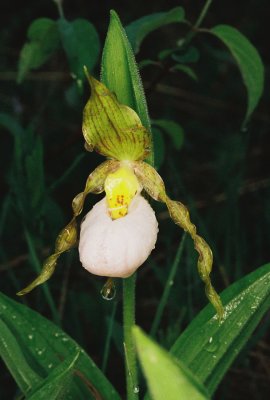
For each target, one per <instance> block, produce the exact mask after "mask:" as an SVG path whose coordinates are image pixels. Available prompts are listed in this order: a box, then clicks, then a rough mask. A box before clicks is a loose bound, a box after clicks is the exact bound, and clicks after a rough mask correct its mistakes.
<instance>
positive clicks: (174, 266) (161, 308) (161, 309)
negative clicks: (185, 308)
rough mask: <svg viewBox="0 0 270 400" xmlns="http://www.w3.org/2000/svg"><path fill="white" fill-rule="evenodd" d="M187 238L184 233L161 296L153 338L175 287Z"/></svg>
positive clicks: (152, 329) (151, 332) (154, 322)
mask: <svg viewBox="0 0 270 400" xmlns="http://www.w3.org/2000/svg"><path fill="white" fill-rule="evenodd" d="M185 238H186V233H184V235H183V236H182V239H181V241H180V243H179V246H178V249H177V252H176V255H175V258H174V261H173V263H172V267H171V270H170V273H169V276H168V279H167V281H166V284H165V288H164V291H163V293H162V296H161V299H160V302H159V305H158V308H157V311H156V315H155V318H154V321H153V324H152V327H151V331H150V335H151V336H155V335H156V333H157V329H158V327H159V324H160V321H161V318H162V315H163V312H164V308H165V306H166V304H167V301H168V297H169V295H170V291H171V288H172V285H173V280H174V277H175V274H176V272H177V268H178V265H179V263H180V260H181V258H182V254H183V250H184V243H185Z"/></svg>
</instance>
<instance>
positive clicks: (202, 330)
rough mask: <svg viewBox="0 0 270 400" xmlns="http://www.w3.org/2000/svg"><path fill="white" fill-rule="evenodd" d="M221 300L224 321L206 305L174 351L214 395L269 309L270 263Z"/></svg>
mask: <svg viewBox="0 0 270 400" xmlns="http://www.w3.org/2000/svg"><path fill="white" fill-rule="evenodd" d="M221 299H222V302H223V304H224V306H225V307H224V310H225V314H224V319H223V321H222V322H221V323H219V321H218V319H217V317H216V316H214V313H213V310H212V309H211V307H209V306H206V307H205V308H204V309H203V310H202V311H201V312H200V313H199V315H198V316H197V317H196V318H195V319H194V320H193V321H192V322H191V324H190V325H189V326H188V327H187V328H186V330H185V331H184V332H183V333H182V334H181V335H180V336H179V338H178V340H177V341H176V342H175V344H174V345H173V347H172V349H171V354H173V355H174V356H175V357H177V359H180V360H181V361H182V362H184V363H185V365H186V366H187V367H188V368H189V369H190V370H191V371H193V373H194V375H196V377H197V378H198V379H199V380H200V381H201V382H203V383H204V384H205V385H206V387H207V389H208V391H209V393H210V394H211V395H212V394H213V393H214V391H215V389H216V388H217V386H218V384H219V382H220V381H221V379H222V377H223V376H224V375H225V373H226V371H227V370H228V368H229V367H230V365H231V364H232V362H233V361H234V359H235V358H236V356H237V355H238V354H239V352H240V350H241V349H242V348H243V346H244V345H245V343H246V342H247V340H248V339H249V337H250V335H251V334H252V332H253V331H254V329H255V328H256V326H257V325H258V323H259V321H260V320H261V318H262V316H263V315H264V314H265V312H266V311H267V310H268V309H269V307H270V264H266V265H264V266H262V267H260V268H259V269H257V270H256V271H254V272H252V273H251V274H249V275H247V276H245V277H244V278H242V279H240V280H239V281H237V282H235V283H234V284H233V285H231V286H230V287H228V288H227V289H226V290H224V291H223V293H222V294H221Z"/></svg>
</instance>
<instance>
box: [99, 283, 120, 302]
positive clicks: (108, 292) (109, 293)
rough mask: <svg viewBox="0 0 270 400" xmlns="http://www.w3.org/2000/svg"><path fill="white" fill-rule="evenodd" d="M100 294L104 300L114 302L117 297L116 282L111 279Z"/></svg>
mask: <svg viewBox="0 0 270 400" xmlns="http://www.w3.org/2000/svg"><path fill="white" fill-rule="evenodd" d="M100 294H101V296H102V298H103V299H104V300H113V299H114V298H115V295H116V288H115V284H114V280H113V279H112V278H109V279H108V280H107V281H106V283H105V285H104V286H103V288H102V289H101V291H100Z"/></svg>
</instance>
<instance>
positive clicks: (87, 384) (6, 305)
mask: <svg viewBox="0 0 270 400" xmlns="http://www.w3.org/2000/svg"><path fill="white" fill-rule="evenodd" d="M0 321H2V322H3V323H4V324H5V325H6V327H7V329H8V331H7V330H6V331H5V330H2V329H1V330H0V339H1V342H2V343H4V344H5V343H8V351H9V360H10V363H12V368H13V377H14V378H15V379H16V382H17V383H18V384H19V385H20V387H21V389H22V390H23V392H24V393H26V391H27V388H28V387H29V386H31V387H32V388H33V387H34V386H35V385H36V384H37V383H38V382H37V381H38V379H37V378H36V376H37V377H39V376H40V377H42V379H46V378H47V377H48V376H49V375H50V374H51V373H52V371H53V370H54V369H55V368H57V367H58V366H59V365H61V363H62V362H63V361H65V360H67V359H68V360H69V361H67V363H68V362H70V358H69V357H70V355H73V356H74V354H77V353H80V357H79V358H78V360H77V363H76V368H75V370H74V374H73V377H72V384H71V386H70V387H69V393H70V394H69V396H67V397H65V400H71V399H83V398H87V399H88V398H89V399H95V398H97V397H98V396H99V397H102V398H103V399H104V400H120V397H119V395H118V393H117V392H116V390H115V389H114V388H113V386H112V385H111V384H110V382H109V381H108V380H107V378H106V377H105V376H104V375H103V373H102V372H101V371H100V369H99V368H98V367H97V366H96V365H95V363H94V362H93V361H92V360H91V358H90V357H89V356H88V355H87V354H86V353H85V352H84V351H83V350H82V348H81V347H80V346H79V345H78V344H77V343H76V342H75V341H74V340H73V339H71V338H70V337H69V336H68V335H67V334H66V333H65V332H63V331H62V330H61V329H60V328H58V327H57V326H56V325H54V324H53V323H52V322H50V321H48V320H47V319H45V318H44V317H42V316H41V315H39V314H38V313H36V312H35V311H33V310H31V309H30V308H27V307H25V306H23V305H22V304H19V303H17V302H15V301H14V300H11V299H9V298H8V297H6V296H5V295H3V294H2V293H0ZM12 340H13V341H12ZM15 342H16V344H17V347H16V346H13V343H15ZM6 348H7V347H5V348H4V349H3V346H2V347H1V348H0V350H1V352H3V351H5V349H6ZM19 352H20V353H21V357H20V353H19ZM2 354H3V353H2ZM2 354H1V355H2ZM23 358H24V359H25V361H26V362H27V364H28V369H29V373H28V376H27V386H26V384H24V386H23V387H22V384H21V380H20V374H23V373H24V371H25V373H26V372H28V371H27V366H25V364H21V361H20V360H23ZM6 360H7V357H6V358H4V361H5V362H6ZM10 363H9V364H8V362H7V366H8V367H9V368H10V365H11V364H10ZM64 365H65V364H64ZM59 368H60V369H61V367H59ZM31 371H35V374H36V375H34V376H33V377H32V376H31ZM56 374H57V372H56ZM18 375H19V377H18ZM52 376H54V375H52ZM23 378H24V376H23V377H22V378H21V379H23ZM28 382H30V383H28Z"/></svg>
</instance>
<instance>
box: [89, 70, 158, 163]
mask: <svg viewBox="0 0 270 400" xmlns="http://www.w3.org/2000/svg"><path fill="white" fill-rule="evenodd" d="M86 74H87V78H88V81H89V84H90V86H91V96H90V99H89V101H88V102H87V104H86V106H85V108H84V113H83V127H82V130H83V135H84V138H85V141H86V144H87V146H86V147H87V149H88V150H95V151H97V152H98V153H100V154H103V155H104V156H107V157H110V158H114V159H116V160H143V159H145V158H146V157H147V155H148V154H149V151H150V146H151V137H150V134H149V132H148V131H147V129H146V128H145V127H144V126H143V125H142V123H141V121H140V118H139V117H138V115H137V114H136V112H135V111H134V110H132V109H131V108H129V107H127V106H125V105H122V104H120V103H119V102H118V101H117V99H116V97H115V95H114V94H113V93H111V92H110V91H109V90H108V89H107V88H106V86H104V85H103V84H102V83H101V82H99V81H97V80H96V79H94V78H93V77H92V76H90V75H89V74H88V73H87V71H86Z"/></svg>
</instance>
